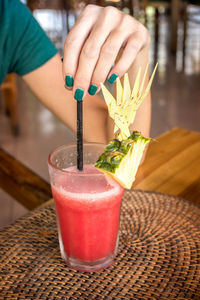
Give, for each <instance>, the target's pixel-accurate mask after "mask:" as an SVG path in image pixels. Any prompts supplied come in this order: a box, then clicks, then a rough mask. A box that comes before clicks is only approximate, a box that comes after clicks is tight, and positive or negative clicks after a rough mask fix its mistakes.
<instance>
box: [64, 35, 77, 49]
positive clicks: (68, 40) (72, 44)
mask: <svg viewBox="0 0 200 300" xmlns="http://www.w3.org/2000/svg"><path fill="white" fill-rule="evenodd" d="M77 44H78V39H77V37H75V36H74V35H70V34H69V35H68V37H67V38H66V40H65V44H64V47H65V48H67V47H69V46H70V47H75V46H76V45H77Z"/></svg>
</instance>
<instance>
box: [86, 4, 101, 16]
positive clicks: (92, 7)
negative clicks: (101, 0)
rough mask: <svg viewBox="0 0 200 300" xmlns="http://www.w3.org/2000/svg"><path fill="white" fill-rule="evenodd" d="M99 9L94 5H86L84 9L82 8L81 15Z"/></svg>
mask: <svg viewBox="0 0 200 300" xmlns="http://www.w3.org/2000/svg"><path fill="white" fill-rule="evenodd" d="M98 9H99V7H98V6H97V5H95V4H88V5H86V7H85V8H84V10H83V12H82V14H88V13H90V12H95V11H97V10H98Z"/></svg>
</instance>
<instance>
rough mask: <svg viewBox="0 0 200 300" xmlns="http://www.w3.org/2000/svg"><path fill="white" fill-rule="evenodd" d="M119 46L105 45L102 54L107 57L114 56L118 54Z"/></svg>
mask: <svg viewBox="0 0 200 300" xmlns="http://www.w3.org/2000/svg"><path fill="white" fill-rule="evenodd" d="M117 48H118V47H117V45H105V46H103V47H102V50H101V52H102V54H103V55H106V56H113V55H115V53H116V50H115V49H117Z"/></svg>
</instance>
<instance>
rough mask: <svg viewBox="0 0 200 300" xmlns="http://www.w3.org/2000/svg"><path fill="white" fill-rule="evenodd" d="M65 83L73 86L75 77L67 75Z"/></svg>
mask: <svg viewBox="0 0 200 300" xmlns="http://www.w3.org/2000/svg"><path fill="white" fill-rule="evenodd" d="M65 84H66V86H68V87H72V86H73V84H74V78H73V77H72V76H71V75H67V76H66V77H65Z"/></svg>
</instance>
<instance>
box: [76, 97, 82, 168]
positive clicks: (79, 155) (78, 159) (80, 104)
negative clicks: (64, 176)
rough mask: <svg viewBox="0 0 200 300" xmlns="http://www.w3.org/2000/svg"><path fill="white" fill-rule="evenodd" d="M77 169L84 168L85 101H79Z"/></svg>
mask: <svg viewBox="0 0 200 300" xmlns="http://www.w3.org/2000/svg"><path fill="white" fill-rule="evenodd" d="M77 169H78V170H79V171H82V170H83V101H77Z"/></svg>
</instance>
